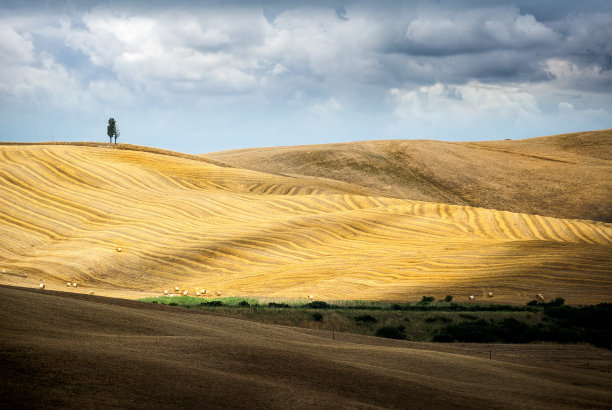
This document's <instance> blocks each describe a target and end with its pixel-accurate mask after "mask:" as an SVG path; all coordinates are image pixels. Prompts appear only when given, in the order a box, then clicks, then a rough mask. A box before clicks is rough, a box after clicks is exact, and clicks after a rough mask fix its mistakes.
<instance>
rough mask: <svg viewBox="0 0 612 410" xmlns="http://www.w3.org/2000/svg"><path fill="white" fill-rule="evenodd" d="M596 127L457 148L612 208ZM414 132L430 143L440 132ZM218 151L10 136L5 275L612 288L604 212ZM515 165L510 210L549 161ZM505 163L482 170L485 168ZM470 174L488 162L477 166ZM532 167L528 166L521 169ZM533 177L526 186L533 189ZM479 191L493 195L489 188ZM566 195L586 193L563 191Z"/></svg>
mask: <svg viewBox="0 0 612 410" xmlns="http://www.w3.org/2000/svg"><path fill="white" fill-rule="evenodd" d="M593 135H595V136H594V137H592V142H593V144H599V146H600V147H599V148H592V149H586V148H585V149H583V150H578V149H577V148H576V147H575V146H574V145H572V147H571V148H566V147H565V145H563V144H564V143H563V141H565V139H566V138H568V137H566V136H560V137H547V138H544V139H535V140H533V142H532V141H531V140H528V141H525V142H518V141H517V142H516V143H515V142H512V141H511V142H509V143H510V145H509V146H510V147H513V148H512V150H506V151H503V150H502V148H499V147H498V145H496V144H504V143H505V142H499V143H489V144H486V143H474V144H473V145H474V146H477V148H473V146H472V145H470V144H463V145H462V144H459V145H456V146H457V147H459V148H457V149H461V150H468V151H469V152H472V153H473V152H474V150H476V151H478V150H479V152H480V151H482V152H483V153H482V155H480V156H476V157H473V155H472V154H470V155H469V156H470V157H473V158H472V159H473V160H474V164H475V165H474V166H475V167H479V166H480V165H479V164H482V163H484V162H485V161H486V159H487V158H490V157H491V156H494V155H497V152H498V151H499V152H500V153H499V155H502V156H504V157H503V158H506V157H505V156H508V155H510V154H509V153H508V152H510V151H512V152H513V154H512V155H516V156H519V157H521V158H523V157H524V158H525V161H536V162H535V163H538V164H539V162H537V161H543V163H545V164H547V165H548V164H549V163H553V164H563V167H567V169H571V170H573V171H572V172H573V174H572V173H571V172H570V173H569V174H568V176H567V177H565V179H563V178H564V177H563V173H562V172H558V173H557V174H555V175H556V176H555V178H557V179H556V180H557V181H565V182H563V183H561V182H558V188H555V189H557V191H559V192H561V193H564V195H565V196H563V197H559V198H556V197H554V196H553V197H551V198H549V199H550V201H552V202H554V203H555V204H556V205H555V206H556V207H557V208H564V207H566V208H567V209H568V210H571V209H573V208H572V207H574V205H572V204H574V203H578V202H579V203H580V204H582V205H580V206H579V207H578V208H579V212H578V211H577V212H578V214H579V215H580V216H579V218H585V217H587V216H590V217H592V218H593V219H596V218H595V217H596V216H597V215H600V216H601V218H600V219H601V220H602V221H605V220H609V218H608V216H609V215H610V201H609V198H610V177H609V175H612V174H611V173H610V172H609V171H610V167H611V163H612V161H611V158H610V156H609V147H610V143H609V141H610V136H609V132H608V131H605V132H603V134H602V135H604V137H601V136H599V135H600V134H597V133H595V134H593ZM576 138H578V137H576ZM580 138H582V137H580ZM584 138H586V137H584ZM587 139H588V138H587ZM581 141H582V140H581ZM408 143H409V142H396V143H386V142H380V144H382V146H384V144H399V145H402V144H408ZM377 144H378V143H371V144H370V145H368V147H369V148H368V149H370V150H375V149H377V148H376V147H377V146H378V145H377ZM418 144H420V145H419V146H424V145H428V144H429V145H431V146H432V147H434V148H431V150H433V151H432V152H433V153H435V152H436V151H435V150H436V148H435V146H436V144H438V143H435V142H419V143H418ZM439 144H447V143H439ZM585 144H586V143H585ZM361 146H362V145H360V144H356V145H355V147H361ZM549 146H550V147H555V148H554V149H555V150H553V151H551V152H552V153H551V154H550V155H549V157H547V158H546V159H538V158H539V157H540V156H541V155H540V154H538V155H536V154H533V153H532V151H533V150H535V149H536V148H534V147H537V149H539V150H540V151H538V152H542V151H546V149H547V148H546V147H549ZM585 146H586V145H585ZM482 147H488V148H486V149H485V148H482ZM428 149H429V148H428ZM504 149H505V148H504ZM551 149H552V148H551ZM502 151H503V152H502ZM296 152H299V150H297V151H296ZM442 154H444V155H442ZM381 155H382V154H381ZM429 155H430V156H431V155H433V154H432V153H430V154H429ZM449 155H451V154H449V153H448V152H446V153H445V151H444V150H443V149H440V158H441V160H442V159H444V160H445V161H447V162H448V161H450V160H449V159H448V158H447V157H448V156H449ZM466 155H467V154H466ZM413 156H415V157H418V155H416V154H413ZM553 157H554V158H553ZM304 158H305V159H304V160H305V161H307V159H308V157H304ZM462 158H463V159H462V160H465V157H462ZM585 158H586V159H585ZM214 159H215V161H217V162H214V161H210V160H207V159H204V158H200V157H194V156H190V155H181V154H178V153H171V152H167V151H162V150H155V149H148V148H145V147H137V146H128V145H123V144H119V145H118V146H111V145H108V144H81V145H77V144H63V145H62V144H39V145H37V144H33V145H25V144H22V145H20V144H5V145H2V146H0V187H1V192H2V196H1V198H0V237H1V238H2V246H0V267H1V271H0V283H2V284H9V285H17V286H26V287H38V286H39V284H41V283H43V284H45V286H46V288H47V289H57V290H69V289H68V288H67V286H66V285H67V283H68V282H70V283H77V284H78V286H77V287H71V288H70V291H72V292H77V293H79V292H81V293H88V292H89V291H91V290H93V291H95V293H96V294H97V295H108V296H118V297H127V298H139V297H143V296H147V295H155V294H160V293H161V292H162V291H163V290H164V289H174V287H175V286H177V287H179V288H180V290H181V291H183V290H188V291H189V292H191V294H193V292H195V290H196V289H208V290H210V291H212V292H216V291H220V292H221V294H222V296H231V295H240V296H249V295H251V296H268V297H288V298H303V297H307V296H308V295H313V296H314V297H315V298H317V299H322V300H325V299H327V300H329V299H377V300H415V299H420V297H421V296H422V295H425V294H431V295H434V296H436V297H438V298H441V297H444V296H445V295H448V294H450V295H453V296H454V297H455V300H457V301H467V300H468V296H469V295H475V296H476V301H477V302H478V300H482V299H485V295H487V294H488V292H493V294H494V295H495V296H494V298H495V299H494V300H495V301H499V302H502V301H503V302H509V303H525V302H527V301H529V300H531V299H534V297H535V295H536V294H537V293H541V294H543V295H545V297H551V298H552V297H563V298H565V299H566V301H567V302H568V303H598V302H608V301H610V296H611V295H612V275H611V273H612V252H611V251H612V225H611V224H609V223H606V222H602V221H592V220H591V221H590V220H584V219H562V218H554V217H551V216H538V215H534V214H528V213H517V212H509V211H500V210H494V209H485V208H480V207H475V206H468V205H452V204H447V203H441V202H442V201H443V200H445V198H446V197H445V196H444V195H451V194H452V192H451V191H449V190H448V189H446V188H445V185H443V184H442V185H436V184H433V185H432V184H429V185H427V186H425V185H422V186H421V185H419V186H418V187H417V188H418V189H430V188H427V187H428V186H429V187H434V188H435V189H434V188H431V189H432V191H431V192H434V191H436V190H438V191H440V190H441V191H440V192H441V193H440V195H439V197H436V201H438V200H439V201H438V202H431V201H429V202H427V201H417V200H413V199H406V198H404V197H403V196H407V195H408V194H407V193H405V194H402V195H384V192H383V191H384V190H385V189H387V188H386V187H385V186H381V187H380V189H373V188H372V184H373V182H372V181H377V178H380V177H381V175H383V174H384V173H381V171H376V172H378V174H376V172H374V171H372V178H373V179H372V180H370V181H369V182H362V181H361V180H360V179H359V178H355V179H350V180H346V181H340V180H335V179H333V178H321V177H320V176H316V175H315V176H307V175H304V176H295V175H294V176H282V175H275V174H271V173H263V172H257V171H253V170H247V169H243V168H234V167H230V166H221V165H222V164H220V163H219V161H220V162H223V160H224V158H222V156H220V155H216V156H214ZM457 161H459V160H457ZM491 161H497V159H495V158H493V159H492V160H491ZM572 161H574V162H572ZM581 161H582V162H581ZM451 162H452V161H451ZM570 162H571V164H569V163H570ZM535 163H534V164H535ZM512 164H513V162H512V160H510V159H504V160H503V163H502V165H500V166H503V167H506V168H508V171H507V173H506V174H504V173H500V174H499V178H501V179H503V180H504V181H505V182H504V184H505V185H504V186H506V187H509V186H512V184H514V183H516V184H517V186H516V187H515V188H514V191H512V192H513V194H514V196H512V195H510V194H509V193H508V192H507V191H504V189H501V188H500V191H499V195H502V196H505V197H506V198H507V200H508V202H509V203H510V204H513V205H512V206H510V208H512V207H514V206H515V205H516V206H519V205H520V201H519V200H518V199H517V197H519V196H520V195H519V193H521V192H523V191H522V189H521V188H520V187H521V185H520V184H522V183H523V182H525V181H526V180H531V179H532V178H533V175H535V174H534V173H536V174H537V172H536V171H537V170H538V167H537V166H536V165H533V166H534V168H533V169H532V168H529V167H528V166H527V165H525V164H523V163H521V162H520V161H519V162H518V163H517V164H514V166H515V168H514V170H513V171H512V172H511V170H509V169H510V168H511V167H512V166H513V165H512ZM522 166H523V167H524V168H520V167H522ZM337 167H338V168H337V169H335V170H334V172H337V173H340V172H344V170H347V169H349V168H350V167H349V166H347V165H346V164H344V163H343V162H339V163H338V165H337ZM439 168H440V170H442V169H443V166H442V165H440V167H439ZM367 169H368V168H367V167H366V168H364V170H362V171H360V172H362V173H363V172H367ZM494 169H496V168H495V166H494V165H490V166H489V168H486V167H485V169H484V171H483V173H482V175H484V177H483V178H485V179H486V177H487V172H493V171H491V170H494ZM542 169H543V170H547V171H546V172H549V174H546V175H550V173H552V171H551V170H550V169H548V168H545V167H544V168H542ZM563 169H564V170H565V169H566V168H563ZM487 170H488V171H487ZM349 171H350V170H349ZM485 171H486V172H485ZM445 172H447V173H457V174H459V172H458V171H457V172H455V171H453V170H452V169H451V170H446V171H445ZM465 172H467V171H465ZM465 172H464V173H465ZM471 172H472V173H473V174H475V175H476V174H479V168H475V169H473V170H472V171H471ZM523 172H525V173H526V174H525V175H526V176H525V178H524V179H521V180H519V182H516V181H514V179H513V178H514V176H516V175H519V174H522V173H523ZM543 172H544V171H543ZM563 172H565V171H563ZM568 172H569V171H568ZM347 174H350V172H348V171H347ZM578 174H580V175H582V177H583V178H586V179H591V178H594V175H598V176H599V179H596V180H592V181H591V182H592V184H591V185H588V184H586V183H583V181H582V180H578V182H576V181H573V180H572V178H574V176H575V175H578ZM441 175H442V176H440V178H442V177H444V175H446V174H441ZM400 177H401V175H399V176H398V175H396V176H394V177H393V178H394V179H393V180H391V181H390V182H389V183H394V184H395V185H392V186H391V188H390V191H392V192H395V191H396V188H397V191H398V192H399V191H401V189H403V188H402V187H403V186H402V184H400V183H399V182H397V183H395V182H393V181H394V180H398V178H399V179H401V178H400ZM459 177H460V176H459ZM459 177H458V178H459ZM479 178H480V177H479ZM405 180H406V181H409V182H410V181H412V180H410V178H409V177H406V179H405ZM513 181H514V182H513ZM417 182H418V181H417ZM430 182H431V181H430ZM406 183H408V182H406ZM453 183H454V182H452V179H451V180H450V182H449V184H453ZM410 184H416V182H414V181H412V182H410ZM533 184H537V182H533ZM434 185H435V186H434ZM534 186H535V185H534ZM530 187H531V185H530V186H528V187H527V188H526V192H531V191H530V190H531V189H535V190H536V191H537V189H536V188H530ZM567 187H572V189H569V188H567ZM417 188H415V189H417ZM566 188H567V189H566ZM418 189H417V190H418ZM462 189H463V188H462ZM473 189H474V192H478V193H479V194H478V195H480V196H482V197H483V198H484V197H487V195H488V194H487V192H489V191H487V189H489V190H490V189H492V188H491V187H490V186H487V187H484V188H482V189H481V187H479V186H478V185H477V184H475V185H474V187H473ZM551 189H552V188H551ZM566 191H567V192H566ZM581 191H584V192H585V194H584V195H579V192H581ZM436 192H437V191H436ZM591 194H592V196H589V195H591ZM529 195H530V194H529ZM542 195H543V196H546V193H545V192H544V193H543V194H542ZM602 195H603V196H605V199H606V200H605V201H604V200H602ZM451 196H452V195H451ZM566 196H570V197H572V198H574V197H575V198H578V199H572V200H569V199H568V200H567V202H560V203H557V202H559V201H562V200H565V199H567V198H565V197H566ZM448 198H450V197H448ZM448 198H447V199H448ZM564 198H565V199H564ZM425 199H427V198H425ZM528 199H529V198H528ZM572 201H574V202H572ZM447 202H452V201H450V200H449V201H447ZM476 202H478V201H476ZM528 203H534V204H535V203H538V204H539V203H540V202H538V201H536V200H534V199H529V201H528ZM541 203H542V204H543V205H546V203H547V202H546V201H544V200H542V201H541ZM543 205H542V206H543ZM538 206H539V205H538ZM553 208H554V207H552V208H549V210H550V212H551V213H552V214H555V213H556V211H554V210H553ZM578 208H576V209H578ZM533 209H536V208H528V209H525V210H524V211H530V210H533ZM593 209H597V210H598V211H597V212H599V213H598V214H597V215H596V213H593V212H594V211H593V212H592V210H593ZM564 212H565V211H564ZM564 212H561V211H559V213H560V214H564ZM565 214H572V212H570V211H567V212H566V213H565ZM572 215H573V214H572ZM210 293H211V292H209V293H208V294H210Z"/></svg>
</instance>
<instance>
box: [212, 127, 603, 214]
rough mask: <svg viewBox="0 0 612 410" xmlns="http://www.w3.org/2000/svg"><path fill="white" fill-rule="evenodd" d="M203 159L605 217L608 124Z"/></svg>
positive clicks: (464, 201) (491, 204) (431, 196)
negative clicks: (541, 133)
mask: <svg viewBox="0 0 612 410" xmlns="http://www.w3.org/2000/svg"><path fill="white" fill-rule="evenodd" d="M203 156H205V157H206V158H212V159H214V160H217V161H220V162H223V163H226V164H231V165H233V166H237V167H242V168H248V169H253V170H257V171H262V172H268V173H272V174H280V175H299V176H317V177H325V178H330V179H335V180H339V181H344V182H349V183H353V184H357V185H361V186H364V187H367V188H368V189H369V191H370V193H371V195H382V196H386V197H395V198H403V199H410V200H420V201H428V202H440V203H447V204H454V205H469V206H474V207H482V208H492V209H499V210H505V211H511V212H520V213H528V214H537V215H543V216H552V217H556V218H571V219H590V220H597V221H604V222H612V200H610V198H611V196H612V178H610V175H612V130H602V131H593V132H581V133H574V134H564V135H555V136H549V137H540V138H531V139H525V140H516V141H490V142H444V141H427V140H392V141H365V142H352V143H343V144H324V145H306V146H298V147H272V148H254V149H243V150H233V151H223V152H216V153H210V154H203Z"/></svg>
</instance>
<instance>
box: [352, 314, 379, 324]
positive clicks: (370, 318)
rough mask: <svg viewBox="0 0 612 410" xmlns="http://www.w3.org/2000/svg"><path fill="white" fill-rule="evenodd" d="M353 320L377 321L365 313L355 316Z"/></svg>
mask: <svg viewBox="0 0 612 410" xmlns="http://www.w3.org/2000/svg"><path fill="white" fill-rule="evenodd" d="M355 322H364V323H366V322H369V323H376V322H378V320H376V318H375V317H374V316H372V315H368V314H365V315H361V316H357V317H356V318H355Z"/></svg>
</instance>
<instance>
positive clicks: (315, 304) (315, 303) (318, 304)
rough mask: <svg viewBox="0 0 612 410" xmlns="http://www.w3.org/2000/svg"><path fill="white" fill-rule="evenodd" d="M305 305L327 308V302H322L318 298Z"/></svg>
mask: <svg viewBox="0 0 612 410" xmlns="http://www.w3.org/2000/svg"><path fill="white" fill-rule="evenodd" d="M306 306H308V307H309V308H312V309H328V308H329V304H328V303H327V302H322V301H320V300H315V301H314V302H310V303H308V304H307V305H306Z"/></svg>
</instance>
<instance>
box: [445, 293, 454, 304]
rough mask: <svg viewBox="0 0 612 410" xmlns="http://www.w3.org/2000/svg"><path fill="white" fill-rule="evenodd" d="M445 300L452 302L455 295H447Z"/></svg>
mask: <svg viewBox="0 0 612 410" xmlns="http://www.w3.org/2000/svg"><path fill="white" fill-rule="evenodd" d="M444 301H445V302H448V303H450V302H452V301H453V297H452V296H451V295H446V297H445V298H444Z"/></svg>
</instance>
